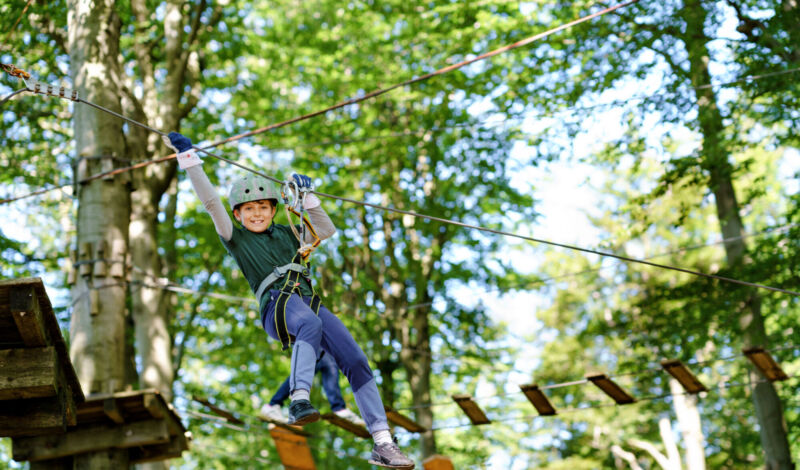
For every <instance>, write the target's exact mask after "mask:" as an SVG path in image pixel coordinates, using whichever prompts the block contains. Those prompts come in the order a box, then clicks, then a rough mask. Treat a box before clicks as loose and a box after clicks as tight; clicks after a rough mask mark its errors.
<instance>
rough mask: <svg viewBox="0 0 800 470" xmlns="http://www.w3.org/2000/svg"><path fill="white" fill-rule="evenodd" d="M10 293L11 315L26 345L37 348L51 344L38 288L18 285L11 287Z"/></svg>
mask: <svg viewBox="0 0 800 470" xmlns="http://www.w3.org/2000/svg"><path fill="white" fill-rule="evenodd" d="M9 295H10V297H9V307H10V309H11V315H12V316H13V317H14V323H16V325H17V331H19V333H20V336H21V337H22V341H23V342H24V343H25V346H27V347H30V348H35V347H42V346H46V345H48V344H51V342H50V341H49V338H48V337H47V336H48V335H47V333H46V331H45V329H44V319H43V318H42V309H41V308H40V307H39V297H38V295H37V293H36V288H35V287H34V286H32V285H23V286H18V287H15V288H13V289H11V292H10V294H9Z"/></svg>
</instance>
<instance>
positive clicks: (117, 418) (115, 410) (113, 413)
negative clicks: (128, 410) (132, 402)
mask: <svg viewBox="0 0 800 470" xmlns="http://www.w3.org/2000/svg"><path fill="white" fill-rule="evenodd" d="M103 413H105V415H106V416H108V418H109V419H110V420H111V421H113V422H115V423H117V424H122V423H124V422H125V417H124V416H122V410H120V408H119V406H118V405H117V400H116V399H115V398H106V399H105V400H103Z"/></svg>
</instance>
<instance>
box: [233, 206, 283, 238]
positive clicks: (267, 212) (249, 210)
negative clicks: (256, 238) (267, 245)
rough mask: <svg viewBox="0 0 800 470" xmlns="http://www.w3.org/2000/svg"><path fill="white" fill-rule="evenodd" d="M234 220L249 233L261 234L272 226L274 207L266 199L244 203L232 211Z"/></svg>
mask: <svg viewBox="0 0 800 470" xmlns="http://www.w3.org/2000/svg"><path fill="white" fill-rule="evenodd" d="M233 216H234V217H236V220H238V221H239V222H241V223H242V225H244V228H246V229H247V230H250V231H251V232H255V233H261V232H263V231H265V230H266V229H268V228H269V226H270V224H272V218H273V217H275V206H273V205H272V202H271V201H270V200H268V199H261V200H259V201H251V202H245V203H244V204H242V205H240V206H239V207H237V208H236V209H234V211H233Z"/></svg>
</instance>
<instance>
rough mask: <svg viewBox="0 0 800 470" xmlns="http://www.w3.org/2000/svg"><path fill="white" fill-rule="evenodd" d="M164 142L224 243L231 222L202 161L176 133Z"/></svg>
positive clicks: (185, 139) (183, 138)
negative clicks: (174, 153) (174, 155)
mask: <svg viewBox="0 0 800 470" xmlns="http://www.w3.org/2000/svg"><path fill="white" fill-rule="evenodd" d="M164 142H165V143H166V144H167V145H168V146H169V147H171V148H173V149H174V150H175V151H176V152H177V154H178V166H179V167H181V168H182V169H184V170H186V174H187V175H188V176H189V180H190V181H191V182H192V187H193V188H194V192H195V193H196V194H197V197H198V198H199V199H200V202H202V203H203V207H205V208H206V211H207V212H208V214H209V215H210V216H211V220H212V221H213V222H214V227H215V228H216V229H217V233H218V234H219V236H221V237H222V238H223V239H224V240H226V241H227V240H230V239H231V237H232V236H233V222H232V221H231V218H230V216H229V215H228V211H226V210H225V206H224V205H223V204H222V200H221V199H220V198H219V195H218V194H217V191H216V190H215V189H214V186H212V185H211V181H209V179H208V175H206V172H205V171H203V167H202V163H203V161H202V160H200V157H198V156H197V152H196V151H195V150H194V148H193V147H192V141H191V140H189V139H188V138H186V137H184V136H182V135H181V134H178V133H177V132H170V133H169V136H168V137H165V138H164Z"/></svg>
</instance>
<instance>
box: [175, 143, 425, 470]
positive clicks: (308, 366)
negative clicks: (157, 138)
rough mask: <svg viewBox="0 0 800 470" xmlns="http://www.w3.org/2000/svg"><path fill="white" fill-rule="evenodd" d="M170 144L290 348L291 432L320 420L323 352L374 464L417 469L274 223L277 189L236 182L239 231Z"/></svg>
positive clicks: (321, 222)
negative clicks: (350, 402)
mask: <svg viewBox="0 0 800 470" xmlns="http://www.w3.org/2000/svg"><path fill="white" fill-rule="evenodd" d="M164 142H165V143H166V144H167V145H168V146H169V147H171V148H173V149H175V152H176V153H177V160H178V166H179V167H180V168H181V169H183V170H186V173H187V175H188V176H189V179H190V180H191V182H192V186H193V187H194V190H195V192H196V193H197V196H198V197H199V198H200V200H201V202H202V203H203V206H204V207H205V209H206V211H208V213H209V215H210V216H211V219H212V220H213V222H214V227H215V228H216V230H217V234H219V237H220V240H221V241H222V244H223V245H224V246H225V249H226V250H227V251H228V253H229V254H230V255H231V256H233V258H234V259H235V260H236V264H237V265H238V266H239V269H241V270H242V273H243V274H244V276H245V278H246V279H247V281H248V282H249V283H250V287H251V289H253V292H255V293H256V297H257V298H258V300H259V308H260V311H261V325H262V327H263V328H264V330H265V331H266V332H267V334H268V335H269V336H270V337H272V338H273V339H277V340H279V341H280V342H281V344H282V345H283V348H284V349H286V348H287V347H288V346H289V345H292V361H291V373H290V375H289V386H290V391H291V395H290V396H291V403H290V404H289V424H295V425H298V426H302V425H304V424H308V423H312V422H314V421H317V420H318V419H319V412H318V411H317V410H316V409H315V408H314V407H313V406H312V405H311V402H310V401H309V391H310V390H311V383H312V381H313V379H314V366H315V364H316V362H317V359H318V358H319V357H320V354H321V352H322V351H325V353H326V354H330V355H331V356H332V357H333V359H334V360H335V361H336V364H337V366H338V367H339V369H340V370H341V371H342V372H343V373H344V375H345V376H346V377H347V380H348V382H350V386H351V387H352V389H353V395H354V396H355V399H356V404H357V405H358V409H359V411H361V416H362V417H363V419H364V421H365V422H366V425H367V429H368V430H369V432H370V433H371V434H372V437H373V440H374V441H375V444H374V445H373V447H372V455H371V458H370V460H369V462H370V463H372V464H374V465H379V466H382V467H388V468H398V469H407V470H410V469H413V468H414V462H413V461H412V460H411V459H409V458H408V457H406V456H405V454H403V452H402V451H401V450H400V449H399V448H398V447H397V444H396V443H395V442H394V440H393V439H392V436H391V433H390V432H389V424H388V422H387V420H386V413H385V411H384V408H383V402H382V401H381V397H380V394H379V393H378V387H377V385H376V384H375V379H374V377H373V376H372V369H370V367H369V363H368V362H367V358H366V356H365V355H364V353H363V351H362V350H361V348H360V347H359V346H358V344H356V342H355V340H354V339H353V337H352V335H351V334H350V332H349V331H348V330H347V327H345V326H344V324H343V323H342V322H341V320H339V318H338V317H336V316H335V315H333V314H332V313H331V312H330V311H329V310H328V309H327V308H325V307H324V306H322V305H321V304H320V302H319V297H317V296H316V295H315V294H314V292H313V289H312V288H311V279H310V277H308V270H307V268H305V269H304V266H302V263H301V262H300V258H299V255H298V254H297V250H298V248H299V247H300V242H299V241H298V240H297V238H295V235H294V232H293V227H289V226H286V225H279V224H275V223H273V218H274V217H275V212H276V209H277V205H278V199H279V195H278V192H277V190H276V188H275V186H274V185H273V184H272V183H271V182H270V181H269V180H267V179H265V178H263V177H260V176H255V175H247V176H245V177H243V178H241V179H239V180H238V181H236V182H235V183H234V184H233V186H232V187H231V192H230V196H229V202H230V206H231V210H232V211H233V216H234V218H235V219H236V221H238V222H239V223H240V224H241V226H237V225H234V223H233V222H232V221H231V219H230V217H229V216H228V214H227V212H226V210H225V207H224V206H223V205H222V201H221V200H220V198H219V196H218V195H217V193H216V191H215V190H214V188H213V187H212V186H211V182H210V181H209V180H208V177H207V176H206V174H205V172H204V171H203V169H202V167H201V166H200V165H201V164H202V161H201V160H200V157H198V156H197V153H196V152H195V150H194V148H193V147H192V142H191V141H190V140H189V139H188V138H186V137H184V136H182V135H181V134H178V133H176V132H170V133H169V136H168V137H165V138H164ZM292 178H293V180H294V184H295V186H296V188H297V190H298V191H299V192H306V193H307V196H306V197H305V199H304V204H305V206H304V209H305V210H306V211H308V214H309V216H310V218H311V223H312V225H313V227H314V228H315V230H316V233H317V235H318V236H319V238H320V239H325V238H328V237H330V236H331V235H333V234H334V233H335V232H336V228H335V227H334V225H333V222H332V221H331V219H330V218H329V217H328V215H327V214H326V213H325V211H323V210H322V208H321V207H320V201H319V198H317V197H316V195H314V194H313V193H311V192H309V191H311V189H312V185H311V178H309V177H308V176H305V175H298V174H293V175H292ZM296 196H297V197H300V194H297V195H296ZM303 233H304V234H305V232H303ZM306 237H307V239H306V240H304V243H307V242H310V241H311V240H310V238H311V237H310V235H306ZM312 307H313V308H312Z"/></svg>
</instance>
